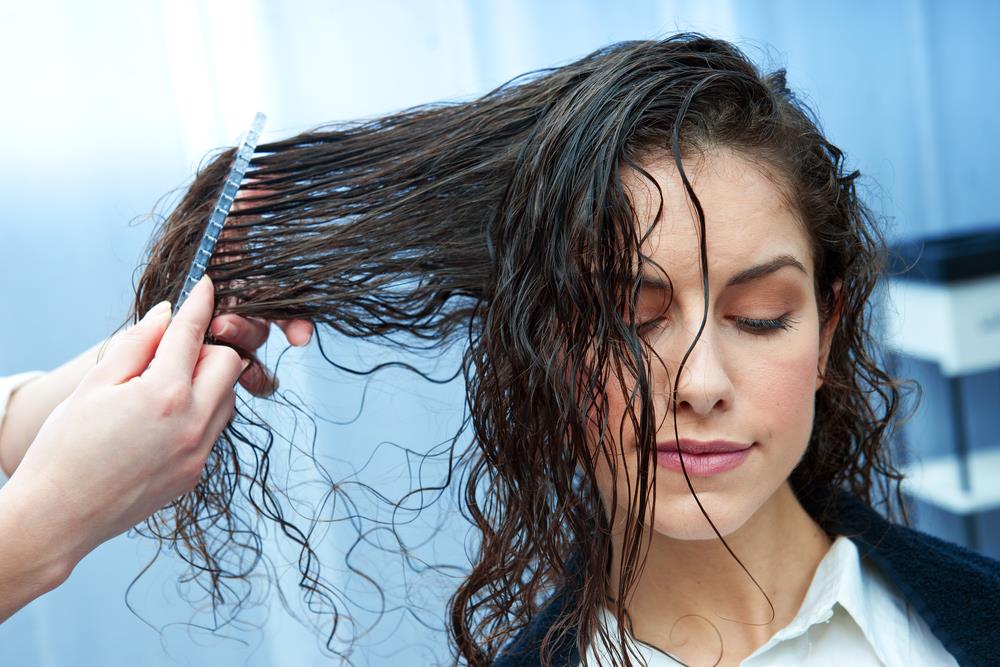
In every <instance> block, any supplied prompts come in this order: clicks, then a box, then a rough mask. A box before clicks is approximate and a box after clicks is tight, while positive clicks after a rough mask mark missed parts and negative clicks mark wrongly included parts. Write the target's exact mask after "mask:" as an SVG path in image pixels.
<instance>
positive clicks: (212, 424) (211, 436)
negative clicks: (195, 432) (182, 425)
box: [198, 389, 236, 460]
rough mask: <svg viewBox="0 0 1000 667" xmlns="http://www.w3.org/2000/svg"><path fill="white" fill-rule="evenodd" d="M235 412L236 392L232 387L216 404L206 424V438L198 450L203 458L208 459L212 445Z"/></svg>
mask: <svg viewBox="0 0 1000 667" xmlns="http://www.w3.org/2000/svg"><path fill="white" fill-rule="evenodd" d="M235 414H236V392H235V391H233V390H232V389H230V390H229V393H228V394H226V395H225V397H223V399H222V400H221V401H219V403H218V404H217V405H216V406H215V411H214V412H213V413H212V416H211V417H210V418H209V420H208V424H207V425H206V426H205V438H204V440H202V447H201V449H200V451H199V452H198V454H199V456H201V457H202V459H203V460H205V459H207V458H208V455H209V454H211V453H212V447H213V446H214V445H215V443H216V441H218V439H219V436H220V435H221V434H222V431H223V429H225V428H226V426H227V425H228V424H229V422H231V421H232V420H233V416H234V415H235Z"/></svg>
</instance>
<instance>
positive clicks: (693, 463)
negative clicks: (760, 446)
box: [656, 447, 753, 477]
mask: <svg viewBox="0 0 1000 667" xmlns="http://www.w3.org/2000/svg"><path fill="white" fill-rule="evenodd" d="M751 449H753V447H747V448H746V449H741V450H739V451H736V452H718V453H715V454H689V453H687V452H684V469H685V470H687V473H688V474H689V475H694V476H696V477H707V476H708V475H715V474H717V473H720V472H725V471H727V470H732V469H733V468H736V467H739V465H740V464H741V463H743V462H744V461H746V460H747V457H748V456H750V450H751ZM656 463H657V464H658V465H661V466H663V467H664V468H669V469H670V470H677V471H681V458H680V455H679V454H678V453H677V450H676V449H663V450H658V451H657V452H656Z"/></svg>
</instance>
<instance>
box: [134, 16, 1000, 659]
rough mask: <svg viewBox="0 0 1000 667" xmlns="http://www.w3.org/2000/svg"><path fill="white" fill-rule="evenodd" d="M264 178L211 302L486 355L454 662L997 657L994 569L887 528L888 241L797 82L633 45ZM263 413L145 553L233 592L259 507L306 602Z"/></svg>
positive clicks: (479, 377) (213, 172)
mask: <svg viewBox="0 0 1000 667" xmlns="http://www.w3.org/2000/svg"><path fill="white" fill-rule="evenodd" d="M231 158H232V151H227V152H224V153H223V154H221V155H219V156H217V157H216V159H215V160H213V161H212V162H211V163H210V164H208V165H207V166H206V168H205V169H203V170H202V171H201V173H199V175H198V177H197V178H196V180H195V182H194V184H193V185H192V186H191V188H190V190H189V191H188V193H187V195H186V196H185V197H184V199H183V200H182V201H181V203H180V204H179V205H178V207H177V208H176V209H175V210H174V211H173V212H172V213H171V214H170V216H169V217H168V218H167V219H166V220H165V222H164V225H163V227H162V229H161V230H160V231H159V234H158V238H157V239H156V242H155V243H154V244H153V245H152V247H151V253H150V262H149V264H148V265H147V266H146V268H145V271H144V274H143V276H142V278H141V281H140V285H139V289H138V294H137V299H136V312H144V311H145V309H146V308H148V307H149V306H150V305H152V304H153V303H156V302H157V301H159V300H161V299H164V298H170V295H172V294H174V293H175V292H176V290H177V289H178V288H179V281H180V280H181V279H182V278H183V273H184V269H185V268H186V266H187V262H188V261H189V260H190V258H191V255H192V254H193V252H194V240H195V239H197V237H198V234H199V233H200V229H201V227H202V225H203V224H204V220H205V219H206V215H207V211H208V208H209V207H210V206H211V205H212V200H213V199H214V195H215V193H216V192H217V191H218V188H219V187H220V186H221V179H222V178H223V177H224V174H225V172H226V169H227V167H228V163H229V160H230V159H231ZM251 174H252V178H253V179H254V183H255V186H254V187H255V192H251V193H245V194H244V201H243V203H244V204H245V205H244V207H243V208H242V209H241V210H240V211H239V212H238V213H237V214H236V215H234V216H233V217H231V219H230V221H229V222H227V233H228V235H229V236H228V237H227V239H226V240H225V242H224V243H222V244H221V245H220V247H219V248H218V249H217V253H216V255H215V257H214V258H213V263H212V266H211V267H210V273H211V275H212V276H213V279H214V280H215V281H216V287H217V289H216V295H217V297H218V298H219V299H220V302H221V303H223V304H224V306H223V308H222V309H221V310H224V311H225V312H229V313H233V314H236V315H241V316H255V317H262V318H268V319H291V318H300V319H305V320H310V321H312V322H314V323H315V324H316V325H326V327H329V328H332V329H334V330H335V331H337V332H339V333H341V334H344V335H348V336H357V337H366V338H370V339H373V340H377V341H382V342H385V343H386V344H387V345H392V346H395V347H397V348H399V349H404V350H418V351H424V350H427V349H443V348H445V347H448V346H450V345H452V344H455V343H462V344H463V345H464V351H465V354H464V357H463V359H464V363H463V367H462V370H463V372H464V375H465V379H466V382H467V386H468V404H469V408H470V422H469V423H471V425H472V428H473V436H474V437H473V439H472V445H471V447H470V448H469V450H467V451H466V452H465V453H464V456H460V457H456V459H455V462H456V463H455V465H456V467H457V466H459V465H463V466H464V465H467V466H468V467H467V469H466V471H465V472H466V473H467V478H466V481H465V495H464V500H465V502H466V507H465V510H466V513H467V515H468V516H469V517H470V519H471V520H472V521H473V523H474V524H475V526H476V527H477V528H478V530H479V532H480V535H481V543H480V546H479V551H478V553H477V556H476V558H475V560H474V562H473V563H472V567H471V569H470V571H469V573H468V576H467V577H466V579H465V580H464V581H463V582H462V584H461V585H460V586H459V587H458V590H457V591H456V592H455V594H454V596H453V597H452V600H451V603H450V609H449V620H450V631H451V638H452V640H453V642H454V647H455V652H456V654H457V655H456V662H458V663H464V664H470V665H477V666H478V665H490V664H493V665H497V666H506V667H510V666H512V665H539V664H542V665H575V664H587V665H594V664H600V665H626V664H627V665H636V664H643V662H645V663H646V664H649V665H668V664H687V665H699V666H700V665H750V666H753V665H765V664H766V665H792V664H794V665H807V664H813V665H826V664H833V663H834V661H836V663H837V664H849V665H876V664H885V665H904V664H905V665H920V664H925V665H948V664H955V663H956V661H957V662H958V663H959V664H963V665H966V664H968V665H980V664H982V665H985V664H989V660H990V659H991V656H992V653H993V646H992V645H993V643H994V642H993V639H992V637H993V633H992V632H991V630H995V629H996V626H997V617H998V614H997V611H998V610H997V608H996V603H995V600H996V599H1000V598H998V597H997V596H998V594H1000V565H998V563H997V562H995V561H992V560H989V559H987V558H984V557H982V556H979V555H976V554H973V553H971V552H969V551H967V550H964V549H962V548H960V547H958V546H956V545H951V544H947V543H944V542H942V541H940V540H937V539H935V538H933V537H930V536H928V535H925V534H922V533H919V532H916V531H913V530H911V529H909V528H906V527H905V526H904V525H901V524H900V523H899V522H895V520H894V521H893V522H890V521H888V520H886V519H884V518H882V515H881V514H880V513H879V512H877V511H876V509H875V507H876V505H877V504H878V503H880V502H883V501H888V500H891V499H892V498H895V500H896V501H897V504H898V505H900V507H899V508H898V509H899V510H903V509H904V508H903V507H902V502H901V496H900V493H899V488H898V482H899V480H900V478H901V475H900V474H899V473H898V472H897V471H896V469H895V468H894V466H893V462H892V456H891V451H890V448H889V442H890V436H891V434H892V432H893V426H894V425H895V423H896V420H897V418H898V414H897V413H898V410H899V401H900V385H899V384H898V383H897V382H896V381H895V380H894V379H893V378H891V377H890V376H889V375H888V374H887V373H886V372H885V371H884V370H883V369H882V367H881V364H880V362H879V359H878V355H877V348H876V346H875V345H874V341H873V339H872V335H871V332H870V326H871V318H872V313H873V311H874V308H875V304H874V303H873V302H871V301H870V297H871V295H872V292H873V289H874V288H875V286H876V282H877V280H878V278H879V275H880V272H881V271H882V269H883V259H884V242H883V240H882V235H881V233H880V231H879V229H878V227H877V224H876V221H875V220H874V219H873V218H872V216H871V215H870V213H869V212H868V211H867V209H866V208H865V207H864V205H863V204H862V202H861V201H860V200H859V198H858V195H857V192H856V190H855V181H856V178H857V177H858V174H857V172H848V171H847V170H846V169H845V168H844V158H843V154H842V153H841V151H840V150H839V149H838V148H837V147H835V146H834V145H832V144H831V143H830V142H829V141H827V140H826V139H825V138H824V136H823V134H822V133H821V132H820V130H819V129H818V128H817V126H816V123H815V122H814V121H813V119H812V117H811V115H810V114H809V113H808V112H807V111H806V110H805V108H804V107H803V106H802V105H801V104H799V103H798V102H797V101H796V99H795V97H794V95H793V94H792V93H791V92H790V91H789V90H788V89H787V87H786V85H785V79H784V74H783V72H777V73H774V74H768V75H765V74H762V73H761V72H759V71H758V70H757V69H756V68H755V66H754V65H753V64H752V63H750V62H749V61H748V60H747V58H746V57H745V56H744V55H743V54H742V53H741V52H740V51H739V50H737V49H736V48H735V47H733V46H732V45H730V44H728V43H725V42H721V41H717V40H711V39H707V38H704V37H701V36H698V35H690V34H682V35H677V36H673V37H671V38H668V39H664V40H655V41H634V42H623V43H619V44H614V45H611V46H609V47H606V48H603V49H601V50H598V51H596V52H594V53H592V54H590V55H588V56H586V57H584V58H582V59H580V60H578V61H576V62H573V63H570V64H567V65H565V66H562V67H558V68H553V69H549V70H542V71H540V72H535V73H531V74H529V75H527V76H525V77H523V78H519V79H516V80H514V81H512V82H508V84H505V85H503V86H501V87H500V88H498V89H496V90H494V91H491V92H490V93H488V94H486V95H484V96H483V97H481V98H478V99H475V100H472V101H469V102H462V103H449V104H441V105H428V106H423V107H417V108H414V109H408V110H405V111H403V112H400V113H397V114H392V115H389V116H385V117H381V118H377V119H374V120H370V121H367V122H358V123H345V124H340V125H336V126H331V127H325V128H319V129H317V130H316V131H313V132H307V133H304V134H302V135H299V136H296V137H292V138H290V139H287V140H284V141H278V142H274V143H270V144H266V145H264V146H262V147H261V148H260V150H259V151H258V154H257V156H256V157H255V158H254V160H253V163H252V169H251ZM322 329H323V327H320V328H319V329H318V330H317V334H319V333H321V332H322ZM319 339H320V336H319V335H317V342H319ZM328 360H329V361H330V362H331V363H335V362H333V361H332V360H331V359H329V358H328ZM374 370H377V368H376V369H371V370H370V371H368V372H373V371H374ZM414 370H416V369H414ZM417 372H419V371H417ZM249 421H251V420H248V419H246V418H245V417H244V416H243V415H242V414H239V411H238V415H237V417H236V418H235V419H234V421H233V422H232V423H231V424H230V425H229V426H228V427H227V428H226V430H225V431H224V432H223V436H222V438H221V439H220V441H219V442H218V443H216V448H215V450H214V451H213V459H212V462H211V463H212V464H211V465H210V466H209V468H208V471H209V472H208V473H206V475H207V476H206V479H205V483H204V484H202V485H200V486H199V487H198V488H197V489H195V491H194V492H192V493H191V494H188V496H187V497H186V498H185V499H184V501H183V502H181V503H178V504H176V505H175V506H173V507H172V508H168V509H169V510H170V511H171V512H173V513H172V514H171V513H169V512H165V513H161V515H159V516H158V517H157V521H156V523H155V526H156V528H157V529H158V530H157V532H156V533H155V536H156V537H158V538H159V539H162V540H165V541H169V543H170V544H171V545H174V546H178V548H182V549H183V548H187V551H186V552H185V555H186V556H187V557H188V558H189V559H190V560H191V561H192V563H193V564H194V565H195V566H196V567H197V570H198V572H200V573H201V574H202V575H203V576H204V577H205V579H207V580H208V581H207V582H206V584H207V585H209V586H211V587H213V588H218V587H221V586H224V585H229V584H230V583H231V582H232V580H233V579H234V578H239V577H240V576H246V575H245V573H236V574H235V575H234V573H230V572H226V570H225V567H224V563H225V562H227V561H226V558H227V556H228V555H229V554H230V553H231V552H235V551H238V550H247V549H248V548H252V547H251V545H250V543H249V542H248V540H247V538H246V530H245V526H247V525H253V524H252V523H251V524H247V523H246V518H247V516H248V515H249V514H250V513H249V512H246V513H244V512H243V511H242V510H241V507H242V506H243V505H246V504H250V505H251V506H253V508H254V511H255V512H256V513H255V514H253V516H252V517H251V518H260V517H264V519H270V520H273V521H275V522H277V523H278V524H279V525H280V526H281V528H282V530H284V531H285V532H286V534H288V535H289V537H292V538H293V539H296V541H298V542H299V543H300V544H301V545H302V549H303V558H302V559H300V565H301V567H302V570H303V572H302V573H303V584H302V585H303V588H304V589H306V590H307V592H308V594H309V596H310V601H311V602H313V601H315V600H316V599H317V596H322V595H325V594H327V593H328V592H329V590H330V589H329V588H327V587H326V586H325V585H324V584H322V582H321V580H320V578H319V575H318V570H317V569H316V561H315V559H314V558H311V556H313V555H314V554H313V552H312V550H311V547H310V545H309V542H308V539H307V538H306V535H305V533H304V532H302V531H296V530H295V529H294V525H292V526H291V528H290V527H289V526H290V523H289V521H288V518H287V517H284V516H282V515H281V514H280V512H279V511H277V510H275V509H274V505H273V504H270V503H267V502H265V501H266V499H267V494H268V493H269V491H268V480H267V465H266V450H265V451H264V455H265V459H264V463H261V459H260V458H259V454H260V451H261V450H260V448H254V450H253V451H254V454H255V455H257V456H258V457H257V458H256V459H255V460H254V461H252V462H251V463H250V465H249V467H248V465H247V464H246V462H245V461H244V460H243V458H241V457H243V456H244V451H245V447H244V446H245V445H251V446H252V444H253V439H252V438H249V437H247V436H246V434H245V433H244V431H243V426H244V425H245V424H246V423H247V422H249ZM254 424H255V425H256V426H261V424H260V423H259V422H254ZM263 426H264V427H266V424H264V425H263ZM464 426H465V424H463V428H464ZM238 471H239V472H238ZM240 474H241V475H243V476H252V478H253V483H254V484H253V485H251V486H250V487H249V489H250V490H249V491H248V490H246V489H245V488H242V487H240V486H238V485H234V484H224V483H221V480H223V479H229V478H231V477H232V476H233V475H240ZM213 482H214V483H213ZM344 492H345V491H344V490H343V489H334V490H333V491H332V493H344ZM889 510H890V511H889V514H890V516H891V515H892V514H893V513H894V511H895V510H894V509H893V508H892V507H890V508H889ZM902 514H903V516H902V524H905V523H906V522H907V519H906V516H905V511H903V512H902ZM227 531H228V534H227ZM219 532H222V533H223V535H222V536H221V537H222V538H228V541H227V540H226V539H220V536H219V535H218V534H216V533H219ZM237 533H239V534H237ZM184 545H187V546H186V547H185V546H184ZM402 548H405V545H401V549H402ZM220 582H221V583H220ZM326 599H327V600H332V598H329V597H328V598H326ZM334 606H335V605H334ZM337 611H338V610H337V609H336V608H335V609H334V612H335V613H337Z"/></svg>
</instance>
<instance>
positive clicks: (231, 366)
mask: <svg viewBox="0 0 1000 667" xmlns="http://www.w3.org/2000/svg"><path fill="white" fill-rule="evenodd" d="M249 365H250V360H249V359H241V358H240V355H239V354H238V353H237V352H236V350H234V349H233V348H231V347H226V346H225V345H205V346H204V353H203V355H202V357H201V361H199V362H198V366H197V367H196V368H195V369H194V377H193V378H192V387H191V392H192V393H193V394H194V399H195V403H197V404H198V405H201V406H205V407H206V408H209V409H214V407H215V406H216V405H218V404H219V403H220V402H221V401H222V400H224V399H225V397H226V396H228V395H229V393H230V392H232V390H233V385H235V384H236V381H237V380H238V379H239V377H240V374H241V373H242V372H243V371H244V370H245V369H246V368H247V366H249ZM202 414H204V413H202Z"/></svg>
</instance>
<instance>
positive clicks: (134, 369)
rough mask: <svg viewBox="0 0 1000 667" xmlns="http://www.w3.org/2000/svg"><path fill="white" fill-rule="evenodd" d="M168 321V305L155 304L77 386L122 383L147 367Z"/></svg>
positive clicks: (167, 302)
mask: <svg viewBox="0 0 1000 667" xmlns="http://www.w3.org/2000/svg"><path fill="white" fill-rule="evenodd" d="M169 321H170V302H169V301H161V302H160V303H158V304H156V305H155V306H153V307H152V308H150V309H149V311H148V312H147V313H146V315H145V316H144V317H143V318H142V319H141V320H139V322H137V323H136V324H135V325H134V326H132V327H130V328H128V329H126V330H125V331H123V332H122V333H120V334H118V335H117V336H115V337H114V339H113V341H112V343H111V345H110V346H109V347H108V349H107V351H106V352H105V353H104V356H102V357H101V359H100V361H99V362H98V363H97V365H95V366H94V368H92V369H91V370H90V371H89V372H88V373H87V375H85V376H84V379H83V380H81V382H80V384H81V385H82V384H83V383H84V382H86V383H88V384H89V383H102V384H122V383H124V382H128V381H129V380H131V379H132V378H134V377H136V376H137V375H140V374H141V373H142V372H143V371H144V370H146V367H147V366H149V363H150V361H152V359H153V356H154V354H155V353H156V349H157V346H158V345H159V344H160V340H161V339H162V337H163V335H164V331H165V330H166V329H167V324H168V322H169Z"/></svg>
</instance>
